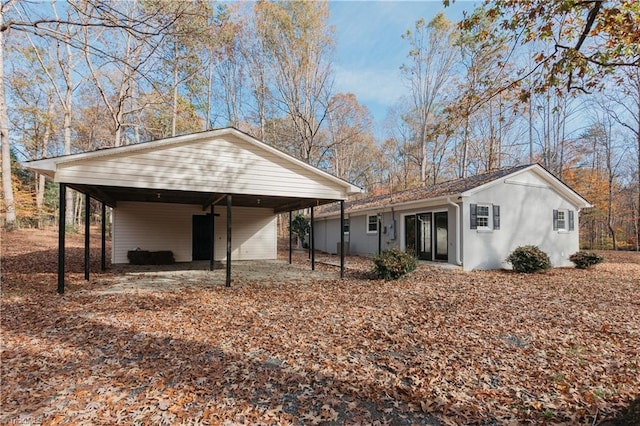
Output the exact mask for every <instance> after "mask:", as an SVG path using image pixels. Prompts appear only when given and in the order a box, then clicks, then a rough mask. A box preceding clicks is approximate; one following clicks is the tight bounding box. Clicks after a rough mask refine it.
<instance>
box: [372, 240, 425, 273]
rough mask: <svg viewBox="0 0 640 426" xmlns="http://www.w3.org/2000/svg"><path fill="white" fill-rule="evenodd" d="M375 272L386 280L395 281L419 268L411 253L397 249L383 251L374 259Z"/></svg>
mask: <svg viewBox="0 0 640 426" xmlns="http://www.w3.org/2000/svg"><path fill="white" fill-rule="evenodd" d="M373 263H374V264H375V272H376V274H377V275H378V276H379V277H380V278H384V279H385V280H395V279H398V278H400V277H401V276H403V275H404V274H407V273H409V272H411V271H413V270H414V269H416V266H418V261H417V260H416V258H415V257H414V256H412V255H410V254H409V253H405V252H404V251H402V250H398V249H395V248H392V249H389V250H385V251H383V252H382V253H381V254H380V255H379V256H376V257H374V258H373Z"/></svg>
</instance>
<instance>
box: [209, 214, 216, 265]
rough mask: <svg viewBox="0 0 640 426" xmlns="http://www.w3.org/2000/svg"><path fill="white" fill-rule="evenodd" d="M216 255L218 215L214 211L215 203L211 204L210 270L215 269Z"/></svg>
mask: <svg viewBox="0 0 640 426" xmlns="http://www.w3.org/2000/svg"><path fill="white" fill-rule="evenodd" d="M215 257H216V215H215V214H214V212H213V204H211V260H210V261H209V270H210V271H213V270H214V269H215V267H216V266H215V262H216V261H215Z"/></svg>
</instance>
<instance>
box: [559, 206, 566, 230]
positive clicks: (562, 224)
mask: <svg viewBox="0 0 640 426" xmlns="http://www.w3.org/2000/svg"><path fill="white" fill-rule="evenodd" d="M566 214H567V212H566V210H558V231H566V230H567V224H566V219H565V215H566Z"/></svg>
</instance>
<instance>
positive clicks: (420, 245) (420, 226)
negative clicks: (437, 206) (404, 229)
mask: <svg viewBox="0 0 640 426" xmlns="http://www.w3.org/2000/svg"><path fill="white" fill-rule="evenodd" d="M416 218H417V221H416V225H417V226H416V231H417V239H416V243H417V252H416V255H417V257H418V259H420V260H432V257H431V256H432V255H433V248H432V247H433V244H432V241H431V240H432V238H431V234H432V232H431V229H432V225H431V213H421V214H419V215H416Z"/></svg>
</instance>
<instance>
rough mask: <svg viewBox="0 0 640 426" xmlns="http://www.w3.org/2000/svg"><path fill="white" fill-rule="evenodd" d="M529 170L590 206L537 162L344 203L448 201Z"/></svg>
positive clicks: (363, 206) (328, 209) (376, 205)
mask: <svg viewBox="0 0 640 426" xmlns="http://www.w3.org/2000/svg"><path fill="white" fill-rule="evenodd" d="M526 170H533V171H535V172H536V173H537V174H538V175H540V177H542V178H543V179H545V180H546V181H547V182H549V183H550V184H551V185H553V186H554V187H555V189H556V190H558V191H559V192H561V193H562V194H563V195H565V196H567V197H569V198H570V199H572V200H573V202H574V203H575V204H576V205H579V206H581V207H583V208H586V207H591V205H590V204H589V202H588V201H586V200H585V199H584V198H583V197H582V196H580V195H579V194H578V193H577V192H575V191H574V190H573V189H571V188H570V187H569V186H567V185H566V184H565V183H563V182H562V181H560V180H559V179H558V178H556V177H555V176H554V175H553V174H551V173H550V172H549V171H547V170H546V169H545V168H544V167H542V166H541V165H539V164H537V163H534V164H522V165H517V166H513V167H507V168H502V169H498V170H492V171H490V172H486V173H481V174H478V175H474V176H470V177H466V178H461V179H454V180H449V181H446V182H441V183H437V184H435V185H431V186H423V187H420V188H413V189H407V190H404V191H398V192H393V193H390V194H384V195H377V196H374V197H368V198H362V199H358V200H352V201H348V202H346V203H345V213H354V212H358V211H365V210H375V209H380V208H384V207H392V206H398V205H403V204H407V203H412V202H417V201H430V200H434V201H435V200H439V199H446V198H448V197H461V196H468V195H471V194H472V193H474V192H477V191H480V190H482V189H484V188H486V187H487V186H490V185H493V184H496V183H499V182H500V181H501V180H502V179H504V178H507V177H508V176H512V175H516V174H519V173H522V172H524V171H526ZM339 210H340V207H339V206H336V205H327V206H323V207H322V208H320V209H318V216H319V217H321V216H331V215H334V214H336V213H338V212H339Z"/></svg>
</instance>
